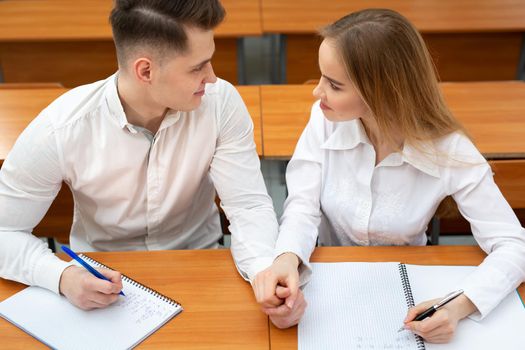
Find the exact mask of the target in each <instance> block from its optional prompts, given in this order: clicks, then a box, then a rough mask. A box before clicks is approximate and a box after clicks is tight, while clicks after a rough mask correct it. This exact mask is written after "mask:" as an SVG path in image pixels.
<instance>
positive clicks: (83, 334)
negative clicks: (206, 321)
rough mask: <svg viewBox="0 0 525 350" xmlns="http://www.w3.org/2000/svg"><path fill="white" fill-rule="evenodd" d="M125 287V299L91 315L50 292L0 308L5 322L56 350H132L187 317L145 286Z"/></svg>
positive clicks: (27, 292) (21, 296) (26, 295)
mask: <svg viewBox="0 0 525 350" xmlns="http://www.w3.org/2000/svg"><path fill="white" fill-rule="evenodd" d="M88 262H89V261H88ZM89 263H90V264H92V265H93V263H92V262H89ZM122 284H123V291H124V293H125V294H126V296H119V300H118V301H117V302H115V303H114V304H111V305H110V306H108V307H106V308H104V309H96V310H90V311H84V310H81V309H79V308H77V307H76V306H74V305H72V304H71V303H70V302H69V301H68V300H67V299H66V298H65V297H64V296H61V295H57V294H55V293H53V292H51V291H49V290H47V289H44V288H40V287H27V288H26V289H24V290H22V291H20V292H19V293H16V294H15V295H13V296H11V297H9V298H8V299H6V300H4V301H3V302H2V303H0V316H2V317H4V318H5V319H7V320H8V321H10V322H11V323H13V324H15V325H16V326H18V327H19V328H21V329H22V330H24V331H25V332H27V333H29V334H31V335H32V336H33V337H35V338H37V339H38V340H40V341H41V342H43V343H45V344H46V345H48V346H50V347H52V348H56V349H129V348H132V347H133V346H135V345H136V344H138V343H140V342H141V341H142V340H143V339H145V338H146V337H147V336H148V335H150V334H151V333H152V332H154V331H155V330H156V329H158V328H159V327H160V326H162V325H163V324H164V323H166V322H167V321H169V320H170V319H171V318H172V317H174V316H175V315H177V314H178V313H179V312H181V311H182V307H181V306H180V305H179V304H176V303H173V302H171V301H168V300H165V298H164V297H162V296H159V295H156V294H154V292H152V291H151V290H148V289H147V288H146V287H145V286H142V285H138V284H136V283H135V282H133V281H130V280H127V279H123V280H122Z"/></svg>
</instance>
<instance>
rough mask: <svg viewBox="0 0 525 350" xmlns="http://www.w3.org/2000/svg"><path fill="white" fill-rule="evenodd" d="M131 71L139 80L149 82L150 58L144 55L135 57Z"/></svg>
mask: <svg viewBox="0 0 525 350" xmlns="http://www.w3.org/2000/svg"><path fill="white" fill-rule="evenodd" d="M133 73H134V74H135V77H136V78H137V79H138V80H139V81H140V82H142V83H146V84H149V83H150V82H151V60H150V59H149V58H146V57H141V58H138V59H136V60H135V61H134V62H133Z"/></svg>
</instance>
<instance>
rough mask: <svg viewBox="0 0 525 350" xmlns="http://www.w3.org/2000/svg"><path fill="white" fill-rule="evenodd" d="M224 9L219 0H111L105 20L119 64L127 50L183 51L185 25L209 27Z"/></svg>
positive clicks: (214, 25) (184, 45) (219, 19)
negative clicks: (113, 3)
mask: <svg viewBox="0 0 525 350" xmlns="http://www.w3.org/2000/svg"><path fill="white" fill-rule="evenodd" d="M225 14H226V12H225V10H224V8H223V7H222V5H221V3H220V2H219V0H115V7H114V8H113V10H112V11H111V15H110V17H109V20H110V22H111V27H112V29H113V40H114V41H115V46H116V49H117V57H118V60H119V62H120V63H123V61H125V59H126V57H127V55H128V53H129V51H131V50H133V49H134V48H137V47H143V46H145V47H149V48H154V49H155V50H158V51H159V52H164V51H167V50H170V49H171V50H176V51H178V52H182V53H184V52H185V51H186V50H187V48H188V38H187V35H186V31H185V30H184V27H185V26H188V27H197V28H200V29H203V30H211V29H213V28H215V27H216V26H217V25H219V24H220V23H221V22H222V20H223V19H224V16H225Z"/></svg>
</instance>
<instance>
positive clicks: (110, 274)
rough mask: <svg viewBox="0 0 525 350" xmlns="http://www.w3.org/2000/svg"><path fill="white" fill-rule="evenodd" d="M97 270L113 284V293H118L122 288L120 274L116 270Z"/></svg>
mask: <svg viewBox="0 0 525 350" xmlns="http://www.w3.org/2000/svg"><path fill="white" fill-rule="evenodd" d="M97 270H98V271H99V272H100V273H101V274H102V275H103V276H104V277H106V278H107V279H108V280H110V281H111V282H112V283H113V285H114V291H113V293H120V291H121V290H122V274H121V273H120V272H118V271H114V270H109V269H102V268H97Z"/></svg>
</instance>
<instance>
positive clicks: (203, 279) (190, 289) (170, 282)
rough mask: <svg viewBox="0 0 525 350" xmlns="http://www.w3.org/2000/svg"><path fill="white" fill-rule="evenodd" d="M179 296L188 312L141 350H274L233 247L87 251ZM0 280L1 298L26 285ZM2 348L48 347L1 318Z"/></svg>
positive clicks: (163, 329)
mask: <svg viewBox="0 0 525 350" xmlns="http://www.w3.org/2000/svg"><path fill="white" fill-rule="evenodd" d="M87 255H89V256H91V257H93V258H94V259H97V260H99V261H100V262H103V263H104V264H106V265H108V266H111V267H112V268H114V269H117V270H119V271H121V272H122V273H124V274H126V275H128V276H129V277H131V278H133V279H135V280H137V281H139V282H141V283H143V284H145V285H147V286H148V287H150V288H153V289H156V290H158V291H159V292H161V293H163V294H166V295H167V296H169V297H171V298H173V299H175V300H177V301H178V302H180V303H181V304H182V306H183V307H184V311H183V312H182V313H181V314H179V315H178V316H177V317H175V318H174V319H172V320H171V321H170V322H168V323H167V324H166V325H164V326H163V327H161V328H160V329H159V330H158V331H157V332H155V333H153V334H152V335H151V336H150V337H148V338H147V339H146V340H145V341H144V342H143V343H141V344H140V345H139V347H138V348H139V349H166V348H174V349H228V350H229V349H246V348H250V349H268V318H267V317H266V316H265V315H264V314H263V313H262V312H261V311H260V308H259V306H258V304H257V303H256V302H255V298H254V297H253V292H252V288H251V286H250V284H249V283H247V282H245V281H244V280H243V279H242V278H241V277H240V275H239V274H238V272H237V270H236V268H235V266H234V264H233V260H232V257H231V255H230V252H229V250H187V251H158V252H112V253H87ZM23 288H24V286H23V285H22V284H19V283H16V282H11V281H7V280H3V279H0V300H4V299H5V298H7V297H9V296H11V295H12V294H14V293H16V292H18V291H20V290H21V289H23ZM0 334H2V342H1V343H0V349H13V348H19V349H28V348H32V349H33V348H35V349H36V348H38V349H44V348H45V346H44V345H43V344H41V343H39V342H38V341H37V340H35V339H34V338H32V337H31V336H29V335H28V334H26V333H24V332H23V331H21V330H20V329H18V328H17V327H15V326H13V325H12V324H11V323H9V322H7V321H5V320H3V319H0Z"/></svg>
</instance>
